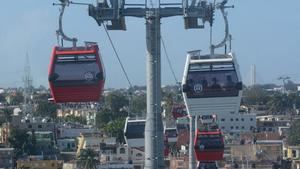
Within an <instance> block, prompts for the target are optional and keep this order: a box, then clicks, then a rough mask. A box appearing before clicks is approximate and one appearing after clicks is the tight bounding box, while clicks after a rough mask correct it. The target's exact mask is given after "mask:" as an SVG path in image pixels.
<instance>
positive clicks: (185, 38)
mask: <svg viewBox="0 0 300 169" xmlns="http://www.w3.org/2000/svg"><path fill="white" fill-rule="evenodd" d="M85 2H90V3H95V2H94V1H92V0H90V1H85ZM272 2H273V3H268V2H265V1H264V2H261V1H258V0H253V1H250V2H249V1H229V4H233V5H235V8H234V9H228V19H229V27H230V33H231V34H232V35H233V41H232V43H233V51H235V52H236V54H237V59H238V62H239V65H240V68H241V74H242V77H243V81H244V83H245V84H250V77H251V69H250V67H251V65H253V64H254V65H256V77H257V80H256V81H257V83H276V84H282V82H281V81H279V80H277V78H278V77H279V76H282V75H287V76H290V77H291V80H292V81H294V82H295V83H300V73H299V71H298V70H297V66H298V64H299V63H300V58H299V57H297V55H298V48H297V44H299V42H300V36H297V35H299V34H300V23H297V22H296V21H297V19H298V18H297V12H298V11H300V2H299V1H296V0H292V1H290V2H293V3H291V4H293V5H289V4H288V6H289V7H288V8H286V7H284V5H283V4H282V3H281V1H279V0H275V1H272ZM3 3H4V4H3V5H1V7H0V8H1V10H0V19H1V21H3V22H2V23H5V24H2V25H1V28H0V39H1V42H0V46H1V47H0V56H1V60H2V61H1V62H0V76H1V77H2V78H1V80H0V87H10V86H11V87H14V86H23V82H22V77H23V76H24V67H25V60H26V59H25V58H26V53H28V55H29V58H30V64H31V72H32V76H33V80H34V81H33V84H34V86H39V85H44V86H46V87H48V83H47V79H48V64H49V61H50V54H51V51H52V48H53V46H55V45H56V36H55V31H56V29H57V28H58V15H59V11H58V9H59V7H57V6H52V1H51V2H50V1H34V0H28V1H26V3H20V2H18V1H17V0H12V1H7V2H3ZM16 4H22V5H16ZM12 9H14V10H13V11H12ZM219 13H220V12H219V11H217V13H216V17H215V24H214V27H213V30H214V42H218V41H219V40H220V39H222V38H223V34H224V26H223V20H222V18H221V16H220V14H219ZM77 21H80V23H79V22H77ZM144 23H145V20H144V19H136V18H126V24H127V31H110V32H109V33H110V35H111V37H112V39H113V42H114V44H115V46H116V48H117V50H118V52H119V55H120V58H121V60H122V62H123V64H124V67H125V69H126V71H127V73H128V75H129V78H130V80H131V82H132V83H133V85H145V82H146V69H145V67H146V44H145V41H146V40H145V24H144ZM161 23H162V38H163V39H164V41H165V44H166V48H167V52H168V54H169V56H170V59H171V63H172V64H173V67H174V71H175V74H176V77H177V79H178V80H179V81H181V78H182V74H183V69H184V63H185V57H186V52H187V51H189V50H197V49H202V50H203V53H207V52H208V47H209V25H208V24H206V25H205V29H200V30H185V29H184V25H183V18H182V17H175V18H168V19H162V21H161ZM75 28H76V29H75ZM64 29H65V32H66V33H67V34H68V35H70V36H74V35H75V36H76V37H77V38H78V39H79V43H81V44H82V42H83V41H96V42H98V44H99V46H100V51H101V55H102V57H103V60H104V64H105V68H106V76H107V77H106V85H105V87H106V88H123V87H128V86H129V85H128V83H127V81H126V78H125V76H124V75H123V72H122V70H121V68H120V65H119V64H118V62H117V59H116V57H115V55H114V53H113V50H112V47H111V45H110V44H109V41H108V38H107V37H106V35H105V32H104V29H103V27H99V26H98V25H97V23H96V22H95V21H94V20H93V18H91V17H89V16H88V13H87V7H86V6H76V5H70V6H69V7H68V8H67V9H66V15H65V17H64ZM197 37H198V38H197ZM179 40H180V41H179ZM128 42H129V43H128ZM222 50H223V49H222ZM222 50H220V51H222ZM283 56H284V57H283ZM129 58H130V59H129ZM161 58H162V84H163V85H167V84H171V85H172V84H175V81H174V79H173V76H172V74H171V71H170V69H169V67H168V65H167V59H166V56H165V55H164V51H163V49H162V51H161ZM132 65H134V66H132Z"/></svg>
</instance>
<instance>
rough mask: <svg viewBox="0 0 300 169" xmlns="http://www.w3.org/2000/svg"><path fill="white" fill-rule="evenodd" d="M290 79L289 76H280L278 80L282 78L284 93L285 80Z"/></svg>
mask: <svg viewBox="0 0 300 169" xmlns="http://www.w3.org/2000/svg"><path fill="white" fill-rule="evenodd" d="M289 79H291V78H290V77H289V76H280V77H279V78H278V80H282V83H283V93H284V94H285V93H286V80H289Z"/></svg>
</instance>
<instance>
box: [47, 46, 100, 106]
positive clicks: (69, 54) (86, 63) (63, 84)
mask: <svg viewBox="0 0 300 169" xmlns="http://www.w3.org/2000/svg"><path fill="white" fill-rule="evenodd" d="M104 81H105V78H104V67H103V65H102V61H101V58H100V56H99V49H98V46H97V45H90V46H86V47H75V48H65V47H54V49H53V53H52V57H51V62H50V66H49V85H50V90H51V94H52V97H53V99H54V102H56V103H64V102H93V101H95V102H98V101H99V100H100V97H101V94H102V92H103V87H104Z"/></svg>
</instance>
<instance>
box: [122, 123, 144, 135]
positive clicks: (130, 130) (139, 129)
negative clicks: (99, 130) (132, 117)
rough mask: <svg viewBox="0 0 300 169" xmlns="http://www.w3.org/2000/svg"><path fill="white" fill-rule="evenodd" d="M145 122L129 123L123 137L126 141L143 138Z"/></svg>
mask: <svg viewBox="0 0 300 169" xmlns="http://www.w3.org/2000/svg"><path fill="white" fill-rule="evenodd" d="M144 132H145V122H129V123H127V128H126V132H125V136H126V138H127V139H135V138H144V137H145V136H144Z"/></svg>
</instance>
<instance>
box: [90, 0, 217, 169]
mask: <svg viewBox="0 0 300 169" xmlns="http://www.w3.org/2000/svg"><path fill="white" fill-rule="evenodd" d="M150 1H151V0H150ZM190 1H191V2H190ZM151 3H152V2H151ZM147 4H148V2H147V0H145V1H144V2H143V3H141V4H126V3H125V0H110V1H109V3H108V2H107V0H102V1H101V2H100V1H98V3H97V6H93V5H89V15H90V16H91V17H93V18H94V19H95V20H96V22H97V23H98V25H99V26H101V25H102V24H103V23H104V22H107V21H109V22H110V23H111V24H110V25H106V28H107V29H108V30H126V25H125V17H126V16H131V17H138V18H145V19H146V45H147V117H146V126H145V166H144V168H145V169H165V165H164V155H163V146H164V143H163V139H164V137H163V125H162V118H161V57H160V54H161V38H160V37H161V36H160V24H161V23H160V20H161V18H164V17H172V16H183V17H184V21H185V28H186V29H200V28H204V22H206V21H208V22H210V23H212V22H213V13H214V6H213V5H212V4H211V3H210V4H208V3H207V2H206V1H205V0H182V2H181V3H161V2H160V0H159V2H158V7H156V8H155V7H153V6H151V7H148V5H147ZM200 19H201V20H202V23H201V24H199V23H198V22H199V20H200ZM192 155H194V153H192Z"/></svg>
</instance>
